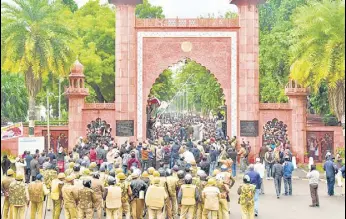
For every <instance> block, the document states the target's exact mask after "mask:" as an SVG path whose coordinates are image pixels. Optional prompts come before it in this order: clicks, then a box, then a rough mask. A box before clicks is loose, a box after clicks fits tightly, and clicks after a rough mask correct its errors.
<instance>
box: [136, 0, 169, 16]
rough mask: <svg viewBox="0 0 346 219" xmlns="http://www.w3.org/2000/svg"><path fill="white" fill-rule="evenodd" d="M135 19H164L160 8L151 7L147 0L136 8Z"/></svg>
mask: <svg viewBox="0 0 346 219" xmlns="http://www.w3.org/2000/svg"><path fill="white" fill-rule="evenodd" d="M136 17H138V18H165V15H164V14H163V10H162V7H161V6H153V5H151V4H150V3H149V1H148V0H144V1H143V4H139V5H137V6H136Z"/></svg>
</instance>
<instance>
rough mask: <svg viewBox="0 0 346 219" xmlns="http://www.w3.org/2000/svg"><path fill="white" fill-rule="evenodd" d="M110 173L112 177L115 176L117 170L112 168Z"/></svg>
mask: <svg viewBox="0 0 346 219" xmlns="http://www.w3.org/2000/svg"><path fill="white" fill-rule="evenodd" d="M109 175H110V176H112V177H115V170H114V169H112V170H111V171H109Z"/></svg>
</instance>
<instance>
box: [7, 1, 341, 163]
mask: <svg viewBox="0 0 346 219" xmlns="http://www.w3.org/2000/svg"><path fill="white" fill-rule="evenodd" d="M262 2H263V0H233V1H231V4H235V5H236V6H237V7H238V9H239V17H238V18H234V19H177V18H172V19H138V18H136V17H135V6H136V4H139V3H142V1H141V0H112V3H113V4H115V5H116V30H117V31H116V50H115V55H116V57H117V59H116V72H117V74H116V85H115V102H114V103H85V97H86V96H88V95H89V90H88V89H87V88H85V86H84V83H85V76H84V74H83V65H82V64H81V63H79V62H78V61H76V63H75V64H74V65H73V66H72V69H71V74H70V75H69V79H70V83H69V87H68V88H66V89H65V94H66V95H67V97H68V98H69V123H68V130H69V131H68V142H69V148H70V150H71V149H72V147H73V146H74V145H75V142H77V140H78V138H79V136H85V135H86V127H87V125H88V124H90V122H91V121H93V120H95V119H96V118H102V120H105V121H106V122H107V123H108V124H111V126H116V124H124V123H126V124H127V126H128V127H126V128H128V129H129V130H130V131H129V132H128V133H133V135H132V136H116V130H118V129H117V128H120V127H115V128H113V129H112V135H113V136H116V139H115V140H116V141H117V142H118V143H123V142H124V141H125V140H130V141H137V140H138V141H143V140H145V139H146V138H147V136H146V133H147V131H146V129H147V121H148V118H147V114H146V107H147V101H148V95H149V93H150V89H151V87H152V85H153V84H154V83H155V80H156V79H157V78H158V77H159V75H160V74H161V73H162V72H163V71H164V70H165V69H167V68H168V67H169V66H171V65H173V64H175V63H177V62H179V61H181V60H185V59H191V60H193V61H196V62H197V63H199V64H201V65H202V66H204V67H205V68H206V69H208V70H209V71H210V72H211V74H213V75H214V77H215V78H216V79H217V80H218V82H219V83H220V86H221V88H222V90H223V92H224V96H225V104H226V109H227V117H226V123H227V135H228V136H237V137H238V139H241V138H243V137H246V140H247V141H249V142H250V145H252V148H253V149H252V151H251V154H250V158H251V157H252V156H253V155H254V154H257V152H258V151H259V150H260V148H261V146H262V143H263V142H264V141H263V139H262V136H264V135H265V130H264V128H263V126H264V125H265V124H266V123H267V122H268V121H272V120H273V119H277V120H279V121H282V123H283V124H285V125H286V126H287V130H286V133H285V134H286V135H287V138H288V140H289V142H290V145H291V150H292V152H293V154H294V155H296V156H297V158H298V160H299V161H303V159H304V155H305V153H306V152H307V146H306V145H307V137H306V136H307V134H308V133H309V132H316V131H317V132H323V131H329V132H331V133H332V135H333V138H332V139H333V144H332V145H333V147H334V149H336V147H337V146H344V143H345V140H344V137H343V132H342V128H341V127H326V126H323V125H321V124H312V123H310V122H309V121H308V120H307V110H306V103H307V95H308V93H309V90H308V89H306V88H303V87H301V86H299V85H298V84H297V83H295V82H294V81H290V82H289V83H288V84H287V87H286V89H285V92H286V95H287V96H288V97H289V101H288V103H260V100H259V60H258V57H259V22H258V7H257V5H258V4H260V3H262ZM36 130H40V129H38V127H37V128H36ZM132 130H133V132H132ZM41 131H42V130H41ZM24 134H25V133H24ZM35 134H36V135H40V133H35ZM316 135H317V134H316ZM15 144H16V142H14V141H7V142H4V141H2V147H3V148H6V147H7V148H11V149H13V148H15V149H14V150H16V148H17V147H16V146H15ZM238 146H239V145H238Z"/></svg>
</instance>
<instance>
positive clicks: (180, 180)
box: [177, 179, 185, 215]
mask: <svg viewBox="0 0 346 219" xmlns="http://www.w3.org/2000/svg"><path fill="white" fill-rule="evenodd" d="M184 183H185V181H184V179H178V182H177V195H178V191H179V190H180V188H181V186H182V185H184ZM180 211H181V207H180V205H178V214H179V215H180Z"/></svg>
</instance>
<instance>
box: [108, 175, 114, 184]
mask: <svg viewBox="0 0 346 219" xmlns="http://www.w3.org/2000/svg"><path fill="white" fill-rule="evenodd" d="M114 184H115V178H114V177H112V176H110V177H108V185H110V186H111V185H114Z"/></svg>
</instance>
